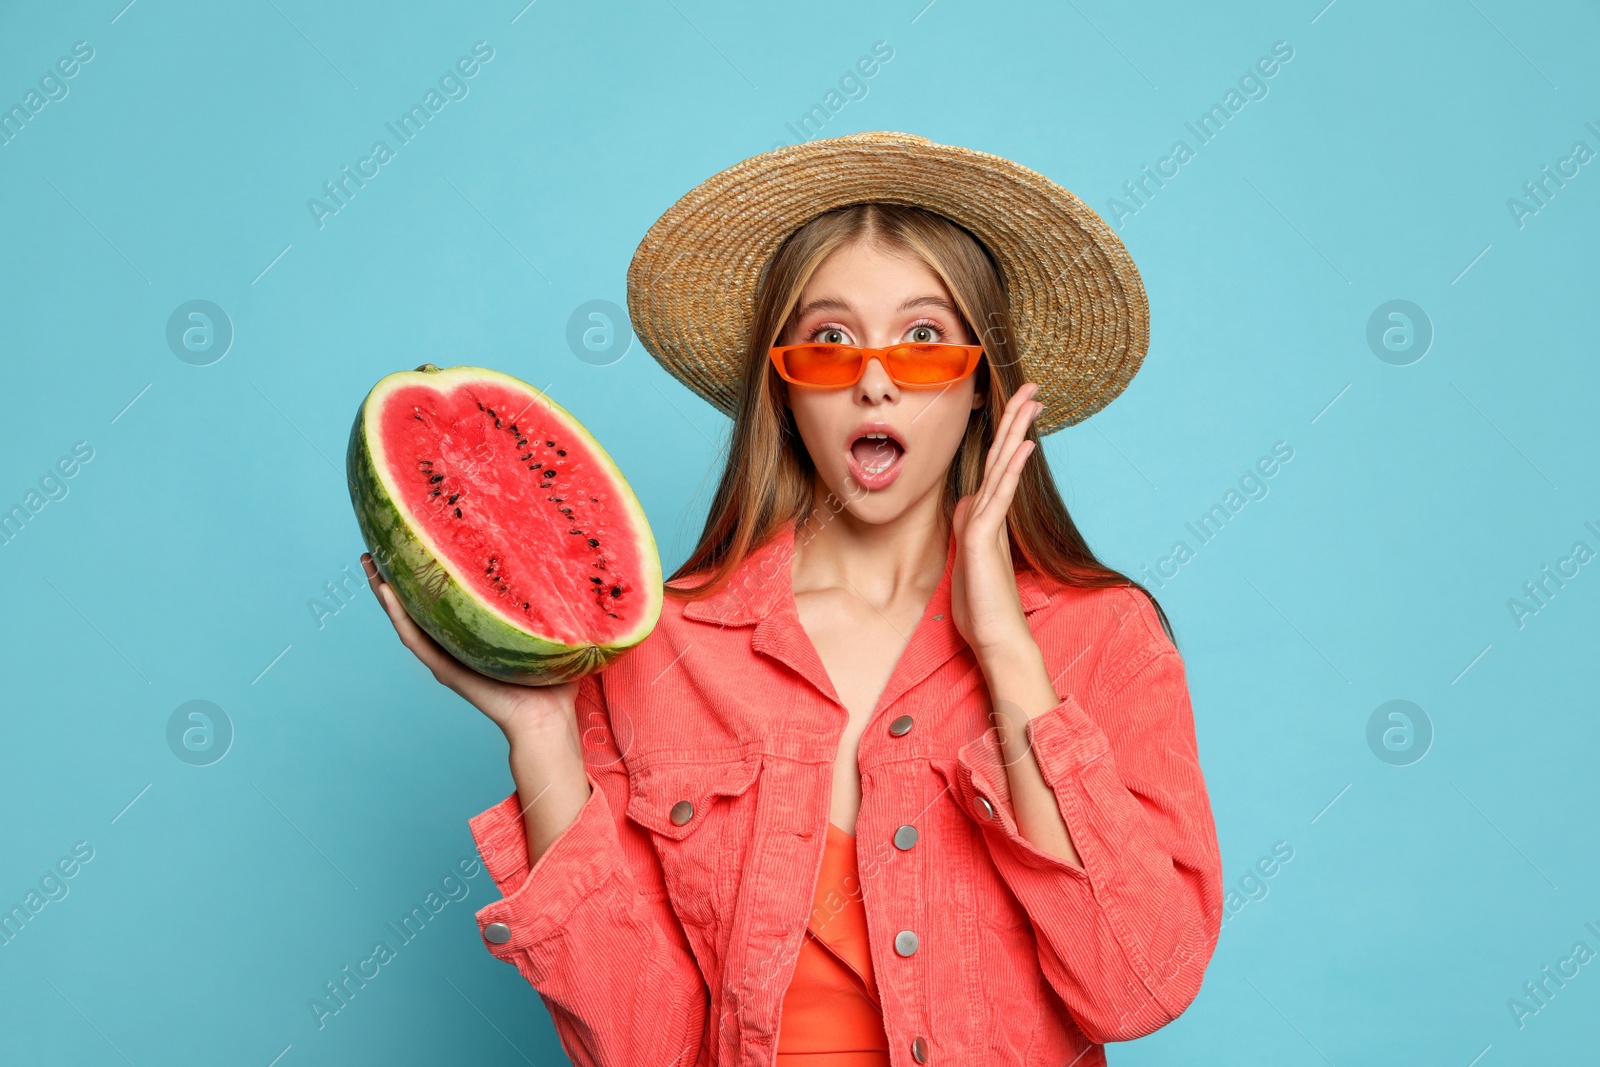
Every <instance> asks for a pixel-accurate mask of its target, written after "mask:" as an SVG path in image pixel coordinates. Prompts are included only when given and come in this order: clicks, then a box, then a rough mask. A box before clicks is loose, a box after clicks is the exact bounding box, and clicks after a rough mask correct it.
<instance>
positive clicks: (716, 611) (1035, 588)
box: [683, 522, 1050, 626]
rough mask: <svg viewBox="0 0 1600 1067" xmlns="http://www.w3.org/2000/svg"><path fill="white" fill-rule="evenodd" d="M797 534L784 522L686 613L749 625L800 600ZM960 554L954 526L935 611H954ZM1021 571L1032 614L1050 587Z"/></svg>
mask: <svg viewBox="0 0 1600 1067" xmlns="http://www.w3.org/2000/svg"><path fill="white" fill-rule="evenodd" d="M794 539H795V524H794V523H790V522H785V523H783V524H782V525H781V526H780V527H779V529H778V532H777V533H775V534H773V535H772V536H771V537H769V538H768V539H767V540H766V541H765V542H764V543H763V544H761V545H760V546H758V547H757V548H755V549H754V550H752V551H751V552H750V554H749V555H747V556H746V557H745V558H744V560H743V561H742V562H741V563H740V564H739V566H738V567H737V568H735V570H734V572H733V573H732V574H731V575H729V577H728V581H727V582H726V583H725V584H724V585H723V587H722V588H721V589H719V590H717V591H716V592H715V593H712V594H711V595H710V596H706V597H702V598H700V599H698V600H691V601H689V602H688V603H687V604H685V605H684V608H683V614H684V616H685V617H686V618H690V619H698V620H700V621H702V622H709V623H713V624H716V625H719V626H748V625H752V624H755V623H759V622H760V621H761V620H763V619H765V618H768V617H769V616H771V615H772V614H773V613H774V612H776V611H778V610H781V609H784V608H791V607H792V605H793V603H794V589H793V576H792V574H791V573H790V568H791V566H792V564H793V561H794ZM955 554H956V540H955V534H954V533H953V532H952V534H951V536H950V543H949V547H948V549H947V551H946V553H945V562H944V574H943V575H942V577H941V578H940V580H939V585H938V587H937V588H936V589H935V590H934V593H933V597H932V599H931V600H930V601H929V603H928V608H927V613H928V614H930V615H941V614H943V615H948V613H949V611H950V578H951V573H952V568H953V566H954V563H955ZM1015 573H1016V576H1017V593H1018V595H1019V596H1020V597H1021V600H1022V610H1023V612H1024V613H1030V614H1031V613H1032V612H1034V611H1037V610H1038V609H1040V608H1042V607H1044V606H1045V605H1046V604H1048V603H1049V602H1050V593H1049V591H1048V590H1047V588H1046V587H1045V583H1044V582H1043V581H1042V580H1041V579H1040V578H1039V577H1038V575H1036V574H1035V573H1034V572H1033V571H1031V570H1019V571H1016V572H1015Z"/></svg>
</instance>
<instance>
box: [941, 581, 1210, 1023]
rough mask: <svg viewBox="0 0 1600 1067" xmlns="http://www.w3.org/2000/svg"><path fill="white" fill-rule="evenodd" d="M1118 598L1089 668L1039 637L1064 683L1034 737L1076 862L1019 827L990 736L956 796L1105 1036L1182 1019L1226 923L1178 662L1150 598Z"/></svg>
mask: <svg viewBox="0 0 1600 1067" xmlns="http://www.w3.org/2000/svg"><path fill="white" fill-rule="evenodd" d="M1125 595H1126V596H1127V597H1128V598H1129V599H1128V600H1127V601H1126V602H1125V606H1122V607H1119V608H1118V609H1117V611H1118V612H1119V613H1120V618H1119V619H1117V620H1113V621H1112V622H1110V623H1108V625H1107V626H1106V632H1105V633H1104V634H1102V635H1101V636H1099V637H1097V638H1096V639H1095V641H1094V644H1096V645H1099V646H1101V647H1100V648H1099V649H1094V648H1093V646H1091V649H1090V650H1089V651H1090V652H1095V653H1097V655H1094V656H1091V655H1090V654H1089V652H1085V653H1083V656H1084V659H1085V660H1089V661H1092V663H1091V664H1090V665H1087V666H1086V669H1085V670H1084V671H1083V673H1078V672H1077V671H1075V670H1073V669H1072V668H1071V667H1070V666H1069V665H1068V664H1067V663H1065V662H1056V660H1058V659H1064V657H1060V656H1052V655H1051V651H1052V648H1053V642H1051V641H1050V640H1049V636H1050V635H1049V634H1048V633H1047V632H1043V631H1041V632H1039V633H1038V634H1037V636H1038V637H1039V639H1040V644H1041V647H1043V648H1044V649H1045V651H1046V657H1045V658H1046V663H1047V665H1048V667H1049V669H1050V671H1051V674H1052V676H1053V677H1056V678H1057V681H1056V690H1057V694H1058V695H1060V694H1061V692H1062V690H1063V689H1065V690H1067V692H1066V695H1065V696H1061V698H1060V703H1058V704H1057V705H1056V706H1055V707H1053V708H1051V709H1050V710H1049V711H1047V712H1045V713H1044V714H1043V715H1040V716H1038V717H1036V718H1034V719H1032V720H1031V721H1030V722H1029V723H1028V727H1027V734H1028V742H1029V745H1030V746H1031V751H1032V753H1033V755H1034V758H1035V759H1036V760H1037V762H1038V764H1039V769H1040V772H1041V774H1042V776H1043V778H1044V780H1045V782H1046V783H1047V784H1048V785H1049V786H1050V789H1051V791H1052V792H1053V793H1054V794H1055V797H1056V800H1057V802H1058V804H1059V805H1060V810H1061V815H1062V818H1063V819H1064V820H1065V822H1066V825H1067V830H1068V832H1069V833H1070V834H1071V836H1072V842H1073V844H1074V845H1075V846H1076V848H1077V852H1078V855H1079V857H1080V858H1081V859H1082V862H1083V865H1082V866H1081V867H1079V866H1076V865H1074V864H1071V863H1068V862H1067V861H1066V860H1064V859H1061V858H1059V857H1057V856H1053V855H1051V854H1049V853H1047V852H1044V851H1042V850H1041V849H1039V848H1037V847H1035V846H1034V845H1033V844H1031V843H1030V842H1029V841H1028V840H1027V839H1026V838H1024V837H1023V836H1022V835H1021V833H1020V832H1019V831H1018V828H1017V822H1016V816H1015V813H1014V811H1013V809H1012V806H1011V793H1010V788H1009V782H1008V780H1007V771H1006V768H1005V766H1004V765H1003V762H1002V756H1001V750H1000V747H999V744H998V742H997V741H996V740H995V739H994V737H993V734H994V731H992V730H990V731H986V732H985V733H984V734H983V735H981V736H980V737H978V738H976V739H974V740H972V741H970V742H968V743H967V744H965V745H963V746H962V748H961V750H960V752H959V754H958V763H957V772H956V779H957V787H958V793H959V794H960V799H961V802H962V803H963V804H965V805H966V808H967V810H968V811H969V812H972V813H973V814H974V817H975V818H976V819H977V822H978V824H979V825H980V826H981V827H982V828H983V837H984V840H985V841H986V842H987V844H988V848H989V853H990V856H991V857H992V858H993V861H994V864H995V866H996V868H997V869H998V870H999V873H1000V875H1001V877H1002V878H1003V879H1004V880H1005V882H1006V884H1007V885H1008V886H1010V888H1011V890H1012V892H1013V893H1014V894H1015V895H1016V897H1017V900H1018V901H1019V902H1020V903H1021V905H1022V907H1023V909H1024V910H1025V911H1026V912H1027V914H1028V916H1029V918H1030V919H1031V920H1032V924H1033V927H1034V930H1035V933H1036V935H1037V937H1038V944H1039V957H1040V964H1041V967H1042V969H1043V972H1044V975H1045V977H1046V979H1047V981H1048V982H1049V983H1050V985H1051V987H1052V988H1053V989H1054V990H1055V991H1056V993H1057V994H1058V995H1059V996H1060V997H1061V999H1062V1001H1063V1002H1064V1003H1065V1005H1066V1007H1067V1010H1068V1011H1069V1012H1070V1013H1071V1015H1072V1017H1073V1020H1074V1021H1075V1022H1076V1023H1077V1024H1078V1027H1079V1028H1080V1029H1081V1030H1082V1031H1083V1032H1084V1033H1085V1034H1086V1035H1087V1036H1088V1037H1089V1039H1090V1040H1092V1041H1095V1042H1097V1043H1102V1044H1103V1043H1104V1042H1107V1041H1127V1040H1131V1039H1133V1038H1136V1037H1141V1036H1143V1035H1145V1034H1148V1033H1150V1032H1151V1031H1153V1030H1156V1029H1158V1028H1160V1027H1161V1026H1164V1025H1165V1024H1167V1023H1169V1022H1171V1021H1172V1020H1173V1019H1175V1018H1177V1017H1178V1015H1179V1014H1181V1013H1182V1012H1183V1010H1184V1009H1185V1008H1187V1007H1188V1006H1189V1004H1190V1002H1192V1001H1193V1000H1194V998H1195V996H1196V995H1197V994H1198V993H1199V991H1200V980H1201V976H1202V974H1203V973H1204V971H1205V967H1206V964H1207V963H1208V962H1209V960H1210V958H1211V954H1212V952H1213V950H1214V949H1215V948H1216V944H1217V937H1218V935H1219V933H1220V931H1221V927H1222V862H1221V857H1220V854H1219V852H1218V848H1217V837H1216V827H1215V824H1214V823H1213V821H1212V815H1211V805H1210V801H1209V799H1208V797H1207V795H1206V788H1205V781H1204V778H1203V777H1202V775H1201V772H1200V762H1199V754H1198V749H1197V746H1196V743H1195V733H1194V718H1193V712H1192V710H1191V707H1190V703H1189V691H1188V685H1187V683H1186V680H1185V676H1184V667H1183V661H1182V660H1181V659H1180V658H1179V655H1178V651H1177V649H1176V648H1175V647H1174V646H1173V644H1172V642H1171V641H1170V640H1169V639H1168V638H1167V636H1166V634H1165V633H1164V632H1163V631H1162V630H1161V629H1160V627H1159V623H1158V622H1157V620H1156V615H1155V610H1154V608H1153V606H1152V605H1151V604H1150V601H1149V600H1148V599H1147V598H1146V597H1145V596H1144V594H1143V593H1141V592H1139V591H1137V590H1126V591H1125ZM1050 625H1051V620H1050V618H1049V617H1047V618H1046V619H1045V620H1044V627H1046V628H1048V627H1049V626H1050ZM980 796H981V797H983V798H985V799H986V800H988V801H989V802H990V803H989V804H988V806H987V807H986V806H985V805H984V804H983V803H981V802H980V801H979V799H978V798H979V797H980ZM991 812H992V817H987V818H986V817H985V816H988V815H989V814H990V813H991Z"/></svg>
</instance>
